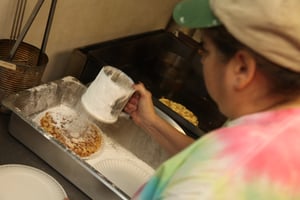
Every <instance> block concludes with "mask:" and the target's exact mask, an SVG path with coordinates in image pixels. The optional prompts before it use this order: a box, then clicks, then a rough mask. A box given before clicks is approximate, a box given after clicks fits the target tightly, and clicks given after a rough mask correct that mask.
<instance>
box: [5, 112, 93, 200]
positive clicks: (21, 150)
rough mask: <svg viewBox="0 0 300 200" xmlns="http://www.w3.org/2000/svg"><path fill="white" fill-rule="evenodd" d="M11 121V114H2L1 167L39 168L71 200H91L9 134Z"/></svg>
mask: <svg viewBox="0 0 300 200" xmlns="http://www.w3.org/2000/svg"><path fill="white" fill-rule="evenodd" d="M9 119H10V114H3V113H0V165H6V164H22V165H28V166H31V167H35V168H38V169H40V170H42V171H44V172H45V173H47V174H49V175H50V176H52V177H53V178H55V179H56V180H57V181H58V182H59V183H60V184H61V185H62V187H63V188H64V190H65V191H66V193H67V195H68V197H69V198H70V200H91V198H90V197H88V196H87V195H86V194H84V193H83V192H82V191H81V190H80V189H78V188H77V187H76V186H74V184H73V183H71V182H70V181H69V180H67V179H66V178H65V177H64V176H62V175H61V174H60V173H58V172H57V171H56V170H55V169H54V168H52V167H51V166H50V165H48V164H47V163H46V162H45V161H44V160H42V159H41V158H40V157H38V156H37V155H36V154H34V153H33V152H32V151H31V150H30V149H29V148H27V147H26V146H24V145H23V144H22V143H21V142H19V141H18V140H17V139H15V138H14V137H13V136H12V135H11V134H9V132H8V124H9Z"/></svg>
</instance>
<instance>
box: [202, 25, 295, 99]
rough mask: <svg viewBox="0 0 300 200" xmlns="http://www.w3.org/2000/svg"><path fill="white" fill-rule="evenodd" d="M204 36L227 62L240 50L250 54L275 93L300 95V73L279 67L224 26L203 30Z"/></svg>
mask: <svg viewBox="0 0 300 200" xmlns="http://www.w3.org/2000/svg"><path fill="white" fill-rule="evenodd" d="M202 34H204V35H205V36H207V37H209V38H210V39H211V40H212V42H213V43H214V44H215V45H216V47H217V48H218V49H219V51H220V53H221V55H222V56H223V57H224V60H225V62H226V61H228V60H229V59H230V58H232V57H233V56H234V55H235V53H236V52H237V51H238V50H241V49H245V50H247V51H248V52H250V53H251V54H252V55H253V57H254V58H255V60H256V62H257V66H258V70H260V71H261V72H262V73H263V74H264V75H265V76H266V77H267V78H268V80H269V81H271V83H272V88H271V89H272V91H273V92H276V93H279V94H283V95H287V96H290V97H292V96H296V95H299V94H300V73H297V72H294V71H291V70H289V69H287V68H285V67H282V66H279V65H277V64H275V63H273V62H271V61H269V60H268V59H266V58H264V57H263V56H261V55H259V54H258V53H256V52H255V51H253V50H252V49H250V48H249V47H247V46H246V45H244V44H242V43H241V42H239V41H238V40H237V39H235V38H234V37H233V36H232V35H231V34H230V33H229V32H228V31H227V30H226V28H225V27H224V26H218V27H213V28H207V29H203V30H202ZM299 65H300V63H299Z"/></svg>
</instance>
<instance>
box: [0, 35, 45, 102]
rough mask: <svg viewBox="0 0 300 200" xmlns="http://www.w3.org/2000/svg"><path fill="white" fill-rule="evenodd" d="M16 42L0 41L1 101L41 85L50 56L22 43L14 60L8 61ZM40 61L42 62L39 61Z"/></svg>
mask: <svg viewBox="0 0 300 200" xmlns="http://www.w3.org/2000/svg"><path fill="white" fill-rule="evenodd" d="M14 43H15V41H12V40H9V39H2V40H0V99H1V100H2V99H3V98H4V97H5V96H7V95H9V94H11V93H15V92H18V91H21V90H24V89H27V88H31V87H33V86H36V85H38V84H40V82H41V78H42V75H43V72H44V70H45V67H46V65H47V63H48V56H47V55H46V54H45V53H40V49H38V48H37V47H35V46H33V45H30V44H28V43H25V42H21V43H20V45H19V47H18V49H17V50H16V53H15V56H14V58H13V60H11V61H6V59H7V58H8V57H9V53H10V50H11V48H12V46H13V45H14ZM39 59H40V60H39Z"/></svg>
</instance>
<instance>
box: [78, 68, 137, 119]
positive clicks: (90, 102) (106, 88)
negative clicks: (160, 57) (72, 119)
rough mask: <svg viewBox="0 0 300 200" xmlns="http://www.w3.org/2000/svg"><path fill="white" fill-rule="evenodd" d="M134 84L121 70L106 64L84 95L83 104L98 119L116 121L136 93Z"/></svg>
mask: <svg viewBox="0 0 300 200" xmlns="http://www.w3.org/2000/svg"><path fill="white" fill-rule="evenodd" d="M133 84H134V82H133V80H132V79H131V78H130V77H128V76H127V75H126V74H125V73H124V72H122V71H121V70H119V69H117V68H115V67H112V66H104V67H103V68H102V69H101V71H100V73H99V74H98V75H97V77H96V79H95V80H94V81H93V82H92V83H91V85H90V86H89V87H88V88H87V90H86V92H85V93H84V94H83V95H82V97H81V102H82V105H83V107H84V108H85V110H86V111H87V112H88V113H89V114H90V115H92V116H93V117H94V118H96V119H97V120H99V121H102V122H104V123H114V122H116V121H117V119H118V117H119V115H120V113H121V112H122V110H123V108H124V107H125V105H126V103H127V102H128V100H129V98H130V97H131V96H132V94H133V93H134V89H133V87H132V86H133Z"/></svg>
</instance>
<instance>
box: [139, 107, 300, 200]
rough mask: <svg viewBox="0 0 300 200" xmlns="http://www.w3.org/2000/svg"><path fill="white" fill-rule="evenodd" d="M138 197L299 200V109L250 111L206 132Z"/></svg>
mask: <svg viewBox="0 0 300 200" xmlns="http://www.w3.org/2000/svg"><path fill="white" fill-rule="evenodd" d="M134 199H142V200H158V199H163V200H190V199H201V200H236V199H237V200H254V199H255V200H300V108H298V109H296V108H293V109H284V110H277V111H267V112H261V113H256V114H251V115H248V116H244V117H241V118H239V119H236V120H234V121H231V122H229V123H228V124H226V126H225V127H223V128H220V129H218V130H216V131H214V132H211V133H209V134H207V135H205V136H204V137H202V138H200V139H199V140H197V141H195V142H194V143H193V144H192V145H191V146H189V147H188V148H187V149H185V150H183V151H182V152H180V153H179V154H177V155H176V156H174V157H173V158H171V159H169V160H168V161H166V162H165V163H164V164H163V165H162V166H160V167H159V169H158V170H157V172H156V174H155V175H154V176H153V177H152V178H151V179H150V180H149V182H148V183H146V185H145V186H143V187H142V188H141V190H139V191H138V192H137V194H136V196H135V198H134Z"/></svg>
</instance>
